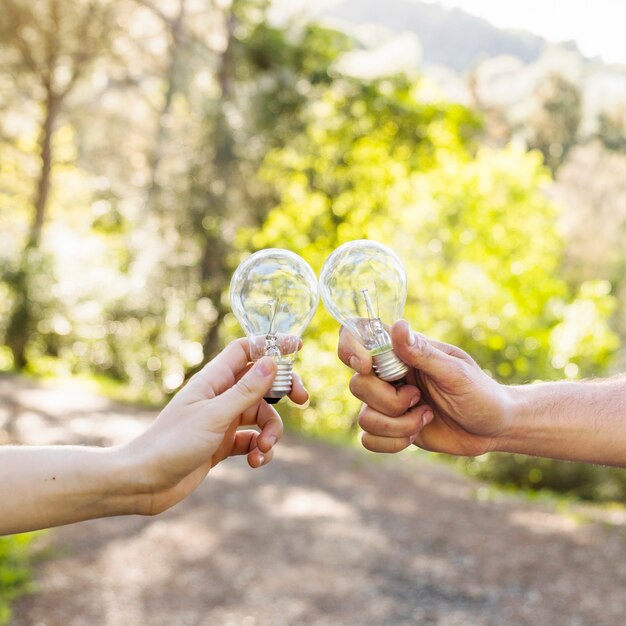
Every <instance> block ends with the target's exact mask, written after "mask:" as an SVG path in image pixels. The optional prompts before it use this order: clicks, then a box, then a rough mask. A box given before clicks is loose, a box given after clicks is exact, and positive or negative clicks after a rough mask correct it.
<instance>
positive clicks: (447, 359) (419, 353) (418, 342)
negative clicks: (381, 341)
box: [391, 320, 462, 380]
mask: <svg viewBox="0 0 626 626" xmlns="http://www.w3.org/2000/svg"><path fill="white" fill-rule="evenodd" d="M391 340H392V342H393V348H394V351H395V352H396V354H397V355H398V356H399V357H400V358H401V359H402V360H403V361H404V362H405V363H406V364H407V365H411V366H412V367H415V368H416V369H418V370H421V371H422V372H424V373H425V374H427V375H429V376H432V377H433V378H434V379H439V380H441V379H445V378H446V377H448V376H450V374H452V373H455V372H456V371H457V368H458V367H459V365H460V363H462V361H461V360H460V359H459V358H456V357H455V356H451V355H450V354H448V353H447V352H444V351H443V350H440V349H439V348H438V347H437V346H436V344H435V342H433V341H431V340H430V339H428V338H427V337H424V335H420V334H419V333H416V332H413V331H412V330H411V329H410V327H409V325H408V323H407V322H406V321H404V320H400V321H398V322H396V323H395V324H394V325H393V326H392V327H391ZM445 345H447V344H445Z"/></svg>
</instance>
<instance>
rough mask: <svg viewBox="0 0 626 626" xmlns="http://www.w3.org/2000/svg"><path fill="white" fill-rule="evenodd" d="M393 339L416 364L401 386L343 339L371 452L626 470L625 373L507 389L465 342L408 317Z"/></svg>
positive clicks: (365, 440)
mask: <svg viewBox="0 0 626 626" xmlns="http://www.w3.org/2000/svg"><path fill="white" fill-rule="evenodd" d="M391 335H392V340H393V345H394V349H395V351H396V353H397V354H398V356H399V357H400V358H401V359H402V360H403V361H404V362H405V363H407V364H408V365H410V366H412V369H411V371H410V372H409V375H408V377H407V384H406V385H404V386H403V387H401V388H399V389H396V388H394V387H392V386H391V385H389V384H387V383H384V382H383V381H381V380H379V379H378V378H376V376H374V375H373V373H372V372H371V359H370V358H369V355H368V354H367V352H366V351H365V349H364V348H362V347H361V346H360V344H359V343H358V342H357V341H356V340H355V339H354V338H352V337H351V336H350V335H349V333H348V332H345V331H344V332H342V334H341V337H340V342H339V356H340V358H341V359H342V361H344V362H345V363H346V364H349V365H351V366H352V367H353V369H356V371H357V373H356V374H355V376H354V377H353V378H352V381H351V383H350V388H351V390H352V392H353V393H354V395H355V396H356V397H358V398H359V399H360V400H362V401H363V402H364V403H365V404H364V406H363V409H362V411H361V415H360V418H359V423H360V424H361V427H362V428H363V430H364V433H363V437H362V441H363V445H364V446H365V447H366V448H368V449H370V450H373V451H376V452H396V451H398V450H401V449H403V448H406V447H407V446H408V445H410V444H411V443H414V444H415V445H417V446H419V447H421V448H424V449H426V450H432V451H437V452H445V453H448V454H455V455H467V456H473V455H478V454H483V453H485V452H489V451H506V452H518V453H523V454H531V455H535V456H543V457H550V458H555V459H567V460H571V461H584V462H589V463H602V464H607V465H616V466H620V467H626V376H621V377H616V378H610V379H605V380H599V381H580V382H557V383H540V384H532V385H521V386H516V387H514V386H506V385H502V384H499V383H498V382H496V381H495V380H493V379H492V378H490V377H489V376H487V374H485V372H483V371H482V369H481V368H480V367H479V366H478V364H477V363H476V362H475V361H474V360H473V359H472V358H471V357H470V356H469V355H468V354H466V353H465V352H463V351H462V350H460V349H459V348H457V347H456V346H452V345H449V344H445V343H442V342H438V341H433V340H431V339H428V338H426V337H424V336H423V335H420V334H419V333H414V332H412V331H411V330H410V329H409V326H408V324H407V323H406V322H404V321H401V322H397V323H396V324H394V326H393V327H392V329H391ZM418 399H419V400H418ZM416 402H419V403H418V404H416Z"/></svg>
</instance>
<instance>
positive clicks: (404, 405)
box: [350, 374, 421, 416]
mask: <svg viewBox="0 0 626 626" xmlns="http://www.w3.org/2000/svg"><path fill="white" fill-rule="evenodd" d="M350 391H351V392H352V394H353V395H354V396H356V397H357V398H358V399H359V400H361V401H362V402H364V403H365V404H367V405H369V406H370V407H372V408H373V409H375V410H377V411H380V412H381V413H384V414H386V415H391V416H397V415H403V414H404V413H406V412H407V411H408V410H409V409H410V408H411V407H413V406H415V405H416V404H417V403H418V402H419V400H420V397H421V394H420V390H419V389H418V388H417V387H415V386H414V385H402V386H401V387H394V386H393V385H390V384H389V383H386V382H385V381H383V380H381V379H380V378H378V377H377V376H376V375H375V374H368V375H367V376H363V375H361V374H355V375H354V376H353V377H352V379H351V380H350Z"/></svg>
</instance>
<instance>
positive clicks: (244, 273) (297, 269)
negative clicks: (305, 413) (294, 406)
mask: <svg viewBox="0 0 626 626" xmlns="http://www.w3.org/2000/svg"><path fill="white" fill-rule="evenodd" d="M318 302H319V293H318V287H317V278H316V276H315V273H314V272H313V270H312V269H311V267H310V265H309V264H308V263H307V262H306V261H305V260H304V259H303V258H301V257H299V256H298V255H297V254H294V253H293V252H290V251H288V250H279V249H277V248H270V249H267V250H261V251H259V252H255V253H254V254H252V255H250V256H249V257H248V258H247V259H245V260H244V261H243V262H242V263H241V264H240V265H239V267H238V268H237V270H236V271H235V273H234V274H233V277H232V280H231V282H230V303H231V306H232V309H233V313H234V314H235V317H236V318H237V320H238V321H239V323H240V324H241V327H242V328H243V330H244V331H245V333H246V335H247V337H248V341H249V344H250V356H251V358H252V360H253V361H258V360H259V359H260V358H261V357H263V356H271V357H273V358H274V361H275V362H276V365H277V366H278V371H277V374H276V378H275V379H274V384H273V385H272V388H271V389H270V390H269V392H268V394H267V396H266V398H265V399H266V400H267V401H268V402H270V403H274V402H278V400H280V398H282V397H283V396H285V395H287V394H288V393H289V392H290V391H291V373H292V369H293V362H294V360H295V358H296V353H297V352H298V348H299V346H300V337H301V336H302V333H303V332H304V331H305V329H306V327H307V326H308V324H309V322H310V321H311V318H312V317H313V314H314V313H315V311H316V309H317V305H318Z"/></svg>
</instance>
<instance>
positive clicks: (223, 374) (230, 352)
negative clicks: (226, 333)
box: [189, 338, 250, 398]
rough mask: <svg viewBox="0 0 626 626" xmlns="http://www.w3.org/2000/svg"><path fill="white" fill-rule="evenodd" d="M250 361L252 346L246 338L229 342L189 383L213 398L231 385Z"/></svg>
mask: <svg viewBox="0 0 626 626" xmlns="http://www.w3.org/2000/svg"><path fill="white" fill-rule="evenodd" d="M249 361H250V346H249V342H248V340H247V339H246V338H241V339H236V340H235V341H232V342H231V343H229V344H228V345H227V346H226V347H225V348H224V349H223V350H222V351H221V352H220V353H219V354H218V355H217V356H216V357H215V358H214V359H212V360H211V361H209V362H208V363H207V364H206V365H205V366H204V367H203V368H202V369H201V370H200V371H199V372H198V373H197V374H195V375H194V376H192V378H191V380H190V381H189V385H193V386H200V387H202V389H203V392H204V393H205V394H206V397H208V398H213V397H215V396H217V395H219V394H220V393H222V392H223V391H225V390H226V389H228V388H229V387H231V386H232V385H233V384H234V382H235V380H236V378H237V375H238V374H239V372H241V370H243V369H244V368H245V367H246V365H247V364H248V363H249Z"/></svg>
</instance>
